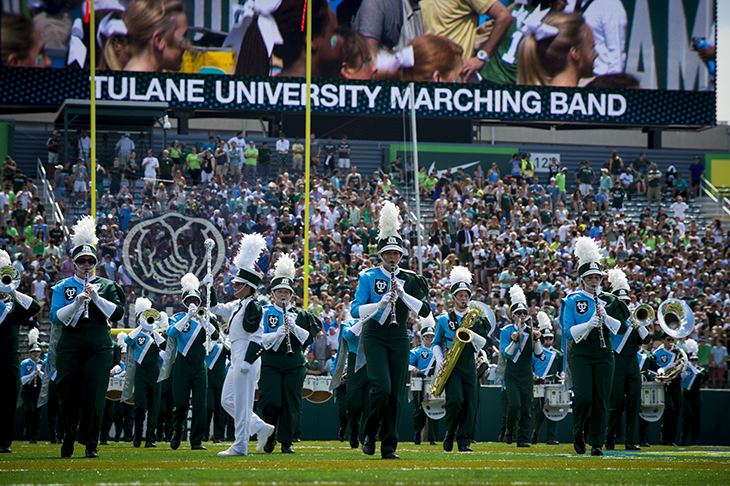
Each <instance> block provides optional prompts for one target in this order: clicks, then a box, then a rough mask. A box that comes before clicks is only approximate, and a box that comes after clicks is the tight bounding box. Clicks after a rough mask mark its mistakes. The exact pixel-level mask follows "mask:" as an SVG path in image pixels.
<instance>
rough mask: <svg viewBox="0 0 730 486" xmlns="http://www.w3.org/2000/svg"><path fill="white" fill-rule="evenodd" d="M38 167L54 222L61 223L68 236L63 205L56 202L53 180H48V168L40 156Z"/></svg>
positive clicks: (38, 176) (64, 232)
mask: <svg viewBox="0 0 730 486" xmlns="http://www.w3.org/2000/svg"><path fill="white" fill-rule="evenodd" d="M36 168H37V179H38V182H39V183H40V185H41V190H42V191H43V200H44V201H45V202H47V203H48V206H50V208H51V216H52V218H53V224H56V223H61V228H62V229H63V234H64V236H68V226H67V225H66V218H65V217H64V216H63V211H61V207H60V206H59V205H58V203H57V202H56V195H55V194H54V192H53V187H52V186H51V182H50V181H49V180H48V175H47V174H46V169H45V167H43V162H41V159H40V158H39V159H38V163H37V165H36Z"/></svg>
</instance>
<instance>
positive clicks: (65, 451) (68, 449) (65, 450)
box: [61, 440, 74, 457]
mask: <svg viewBox="0 0 730 486" xmlns="http://www.w3.org/2000/svg"><path fill="white" fill-rule="evenodd" d="M73 455H74V443H73V441H66V440H64V441H63V444H61V457H71V456H73Z"/></svg>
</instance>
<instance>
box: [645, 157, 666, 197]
mask: <svg viewBox="0 0 730 486" xmlns="http://www.w3.org/2000/svg"><path fill="white" fill-rule="evenodd" d="M646 185H647V189H646V200H647V201H648V203H649V204H652V203H653V202H656V203H657V204H659V203H660V202H661V199H662V172H661V171H660V170H659V168H658V167H657V165H656V164H655V163H652V164H651V165H650V166H649V172H647V174H646Z"/></svg>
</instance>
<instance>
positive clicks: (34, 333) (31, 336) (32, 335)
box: [28, 327, 41, 347]
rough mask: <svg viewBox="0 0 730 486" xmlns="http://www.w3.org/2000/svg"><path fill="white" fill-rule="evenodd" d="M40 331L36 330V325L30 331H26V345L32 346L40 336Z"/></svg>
mask: <svg viewBox="0 0 730 486" xmlns="http://www.w3.org/2000/svg"><path fill="white" fill-rule="evenodd" d="M40 334H41V332H40V331H39V330H38V328H37V327H34V328H33V329H31V330H30V331H28V346H31V347H33V345H34V344H38V338H39V337H40Z"/></svg>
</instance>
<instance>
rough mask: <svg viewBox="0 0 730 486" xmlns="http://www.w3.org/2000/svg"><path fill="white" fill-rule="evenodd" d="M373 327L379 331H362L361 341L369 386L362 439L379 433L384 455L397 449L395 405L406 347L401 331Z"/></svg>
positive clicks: (401, 388) (403, 380)
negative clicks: (368, 405) (368, 403)
mask: <svg viewBox="0 0 730 486" xmlns="http://www.w3.org/2000/svg"><path fill="white" fill-rule="evenodd" d="M371 322H372V321H371ZM375 325H376V326H379V327H381V329H372V330H370V329H367V328H366V330H365V335H364V336H363V337H362V338H361V339H363V348H364V349H365V356H366V357H367V361H368V365H367V373H368V383H369V384H370V410H369V412H368V415H367V418H366V419H365V435H366V436H367V437H369V438H371V439H373V440H374V439H375V436H376V434H377V433H378V430H380V438H381V443H380V453H381V454H388V453H390V452H395V450H396V448H397V447H398V408H399V407H398V404H399V403H400V400H401V398H402V396H403V394H404V393H405V386H406V379H407V377H408V351H409V344H408V337H407V336H406V333H405V331H404V330H402V329H401V328H395V329H393V328H385V326H387V324H386V325H385V326H380V325H379V324H375ZM368 331H371V332H368Z"/></svg>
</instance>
